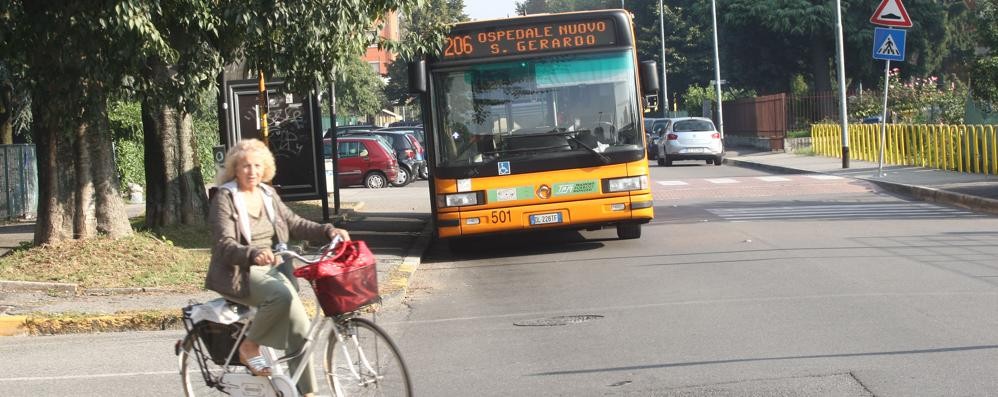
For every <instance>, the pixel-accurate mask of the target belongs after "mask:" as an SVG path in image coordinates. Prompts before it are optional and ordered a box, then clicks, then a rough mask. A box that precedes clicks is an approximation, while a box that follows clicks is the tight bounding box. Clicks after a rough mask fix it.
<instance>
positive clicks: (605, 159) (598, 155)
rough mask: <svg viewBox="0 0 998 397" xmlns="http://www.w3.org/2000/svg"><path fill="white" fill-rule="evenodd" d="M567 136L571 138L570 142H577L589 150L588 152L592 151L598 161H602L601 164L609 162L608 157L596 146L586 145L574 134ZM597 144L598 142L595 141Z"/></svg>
mask: <svg viewBox="0 0 998 397" xmlns="http://www.w3.org/2000/svg"><path fill="white" fill-rule="evenodd" d="M567 138H568V139H570V140H572V142H575V143H577V144H579V146H582V147H584V148H585V149H586V150H588V151H589V153H592V154H593V155H594V156H596V158H598V159H599V160H600V161H602V162H603V164H610V158H609V157H607V156H606V155H605V154H603V153H600V152H599V151H598V150H596V148H592V147H589V145H586V144H585V143H583V142H582V140H581V139H579V138H578V137H576V136H575V135H568V136H567ZM597 144H599V143H598V142H597Z"/></svg>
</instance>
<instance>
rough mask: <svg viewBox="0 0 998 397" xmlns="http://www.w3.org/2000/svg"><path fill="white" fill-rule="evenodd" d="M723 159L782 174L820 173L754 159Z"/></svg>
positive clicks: (747, 166)
mask: <svg viewBox="0 0 998 397" xmlns="http://www.w3.org/2000/svg"><path fill="white" fill-rule="evenodd" d="M724 161H725V162H726V163H730V164H731V165H735V166H739V167H745V168H753V169H757V170H760V171H771V172H780V173H784V174H820V172H814V171H808V170H801V169H797V168H790V167H784V166H780V165H772V164H762V163H756V162H754V161H744V160H738V159H733V158H725V159H724Z"/></svg>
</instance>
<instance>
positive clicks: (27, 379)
mask: <svg viewBox="0 0 998 397" xmlns="http://www.w3.org/2000/svg"><path fill="white" fill-rule="evenodd" d="M150 375H180V371H179V370H176V371H155V372H120V373H116V374H92V375H62V376H25V377H20V378H0V383H2V382H37V381H53V380H72V379H95V378H121V377H126V376H150Z"/></svg>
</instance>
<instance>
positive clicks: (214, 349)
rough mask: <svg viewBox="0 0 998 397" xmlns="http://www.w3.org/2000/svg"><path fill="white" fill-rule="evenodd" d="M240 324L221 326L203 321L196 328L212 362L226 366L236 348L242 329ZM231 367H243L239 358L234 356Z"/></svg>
mask: <svg viewBox="0 0 998 397" xmlns="http://www.w3.org/2000/svg"><path fill="white" fill-rule="evenodd" d="M242 326H243V325H242V324H240V323H232V324H220V323H214V322H211V321H202V322H200V323H198V324H197V325H196V326H195V329H196V330H197V333H198V336H199V337H201V342H202V343H204V346H205V348H207V349H208V355H209V356H211V361H213V362H214V363H215V364H217V365H224V364H225V359H227V358H229V353H231V352H232V348H234V347H236V336H238V335H239V330H240V328H242ZM229 365H242V363H241V362H239V357H238V356H236V355H233V357H232V362H231V363H229Z"/></svg>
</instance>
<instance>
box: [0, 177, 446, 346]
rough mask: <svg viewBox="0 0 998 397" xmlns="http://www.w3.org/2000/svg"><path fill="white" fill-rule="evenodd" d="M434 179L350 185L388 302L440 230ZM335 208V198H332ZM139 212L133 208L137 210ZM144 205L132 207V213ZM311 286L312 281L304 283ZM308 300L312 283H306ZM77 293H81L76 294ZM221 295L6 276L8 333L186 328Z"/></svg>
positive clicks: (11, 236)
mask: <svg viewBox="0 0 998 397" xmlns="http://www.w3.org/2000/svg"><path fill="white" fill-rule="evenodd" d="M426 183H427V182H418V183H414V184H412V185H410V186H407V187H404V188H388V189H364V188H344V189H341V190H340V193H341V198H340V200H341V209H345V210H342V211H341V214H342V216H341V217H340V218H342V220H341V221H337V222H336V225H337V227H342V228H345V229H347V230H348V231H349V232H350V235H351V237H352V238H354V239H360V240H364V241H365V242H366V243H367V244H368V247H369V248H370V249H371V251H372V252H373V253H374V254H375V256H376V257H377V259H378V265H377V266H378V285H379V290H380V292H381V294H382V302H383V305H385V306H392V305H398V304H400V301H401V299H402V298H403V297H404V296H405V293H406V291H407V289H408V282H409V276H410V275H411V274H412V272H414V271H415V269H416V268H417V267H418V266H419V262H420V259H421V256H422V253H423V251H425V249H426V247H427V246H428V245H429V238H430V236H431V235H432V233H431V231H430V230H429V229H427V227H428V221H429V192H428V189H427V187H426ZM330 206H332V202H330ZM136 208H138V212H137V213H135V214H132V212H134V211H135V209H136ZM143 210H144V207H143V206H141V205H140V206H130V208H129V211H130V215H138V214H141V213H142V211H143ZM33 228H34V224H30V223H18V224H12V225H3V226H0V250H3V249H4V248H5V247H17V246H18V245H19V243H20V241H30V240H31V239H32V237H33V234H32V233H33ZM302 286H303V287H305V284H302ZM302 290H303V291H304V292H303V294H304V295H306V299H305V300H306V302H312V298H311V289H310V288H307V287H305V288H303V289H302ZM73 291H75V294H74V293H73ZM216 297H218V294H216V293H215V292H212V291H202V292H200V293H197V294H193V295H192V294H179V293H171V292H164V291H155V290H145V291H141V290H135V291H115V292H114V293H107V291H102V293H101V294H94V293H92V292H91V293H88V292H87V291H77V290H75V288H72V285H70V287H61V288H60V286H58V285H53V284H46V283H11V282H4V281H0V336H7V335H18V334H26V333H29V331H32V332H35V333H72V332H101V331H116V330H137V329H141V330H154V329H163V328H180V327H182V326H181V325H180V324H179V321H178V320H177V316H178V315H179V313H180V308H182V307H184V306H186V305H187V304H188V303H189V302H190V301H191V300H194V301H201V302H204V301H207V300H211V299H214V298H216Z"/></svg>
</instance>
